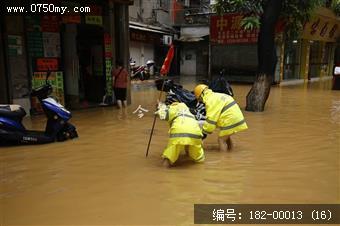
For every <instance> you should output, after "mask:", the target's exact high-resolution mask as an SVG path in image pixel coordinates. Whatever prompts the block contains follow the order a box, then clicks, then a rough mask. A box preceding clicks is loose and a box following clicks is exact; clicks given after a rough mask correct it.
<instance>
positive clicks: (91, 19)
mask: <svg viewBox="0 0 340 226" xmlns="http://www.w3.org/2000/svg"><path fill="white" fill-rule="evenodd" d="M85 23H86V24H93V25H99V26H102V25H103V17H102V16H85Z"/></svg>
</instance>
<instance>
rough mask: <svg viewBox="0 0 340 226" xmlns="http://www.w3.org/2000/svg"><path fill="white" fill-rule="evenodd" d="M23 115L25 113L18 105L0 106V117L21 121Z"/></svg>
mask: <svg viewBox="0 0 340 226" xmlns="http://www.w3.org/2000/svg"><path fill="white" fill-rule="evenodd" d="M25 115H26V111H25V109H23V108H22V107H21V106H20V105H15V104H13V105H0V116H3V117H9V118H19V119H21V118H23V117H24V116H25Z"/></svg>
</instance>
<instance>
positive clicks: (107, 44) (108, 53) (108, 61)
mask: <svg viewBox="0 0 340 226" xmlns="http://www.w3.org/2000/svg"><path fill="white" fill-rule="evenodd" d="M104 50H105V53H104V56H105V77H106V94H107V95H109V96H111V95H112V75H111V70H112V46H111V36H110V34H108V33H104Z"/></svg>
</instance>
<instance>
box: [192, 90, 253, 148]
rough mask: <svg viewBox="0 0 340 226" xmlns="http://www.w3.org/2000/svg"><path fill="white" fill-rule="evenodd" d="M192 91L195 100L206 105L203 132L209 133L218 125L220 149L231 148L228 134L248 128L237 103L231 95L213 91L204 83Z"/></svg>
mask: <svg viewBox="0 0 340 226" xmlns="http://www.w3.org/2000/svg"><path fill="white" fill-rule="evenodd" d="M194 93H195V96H196V98H197V100H198V101H201V102H203V103H204V104H205V107H206V116H207V118H206V121H205V122H204V123H203V128H202V131H203V134H204V135H205V136H206V135H207V134H211V133H212V132H213V131H214V130H215V128H216V126H217V127H219V128H220V133H219V137H218V144H219V147H220V151H227V150H231V149H232V148H233V144H232V141H231V138H230V136H231V135H232V134H234V133H236V132H239V131H243V130H246V129H247V128H248V126H247V124H246V122H245V120H244V117H243V114H242V112H241V109H240V108H239V106H238V104H237V103H236V102H235V100H234V98H232V97H231V96H229V95H227V94H223V93H215V92H213V91H212V90H211V89H209V88H208V86H207V85H204V84H200V85H198V86H196V87H195V90H194Z"/></svg>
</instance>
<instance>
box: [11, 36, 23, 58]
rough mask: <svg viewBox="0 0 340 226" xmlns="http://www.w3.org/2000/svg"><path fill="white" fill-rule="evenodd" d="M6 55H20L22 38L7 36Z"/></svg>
mask: <svg viewBox="0 0 340 226" xmlns="http://www.w3.org/2000/svg"><path fill="white" fill-rule="evenodd" d="M7 40H8V55H10V56H18V55H22V37H21V36H18V35H8V39H7Z"/></svg>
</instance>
